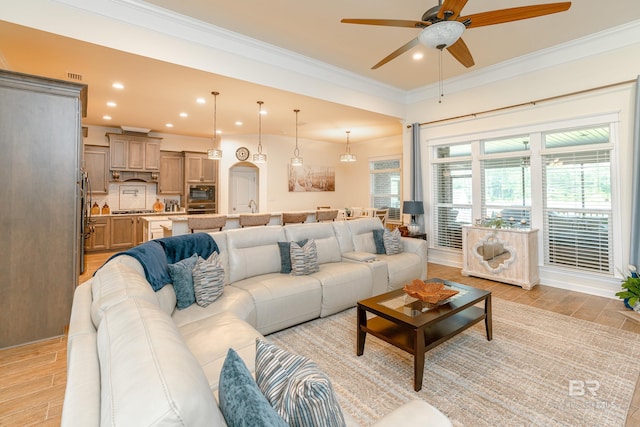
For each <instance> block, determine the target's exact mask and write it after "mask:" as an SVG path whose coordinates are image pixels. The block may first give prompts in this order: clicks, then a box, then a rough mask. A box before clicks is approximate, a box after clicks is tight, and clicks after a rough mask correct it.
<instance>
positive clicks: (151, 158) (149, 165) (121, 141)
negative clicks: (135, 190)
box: [107, 133, 161, 172]
mask: <svg viewBox="0 0 640 427" xmlns="http://www.w3.org/2000/svg"><path fill="white" fill-rule="evenodd" d="M107 136H108V137H109V147H110V169H111V170H113V171H124V172H126V171H133V172H158V171H159V170H160V141H161V138H154V137H150V136H137V135H129V134H126V133H124V134H116V133H108V134H107Z"/></svg>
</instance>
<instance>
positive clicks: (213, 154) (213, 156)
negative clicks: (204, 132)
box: [207, 92, 222, 160]
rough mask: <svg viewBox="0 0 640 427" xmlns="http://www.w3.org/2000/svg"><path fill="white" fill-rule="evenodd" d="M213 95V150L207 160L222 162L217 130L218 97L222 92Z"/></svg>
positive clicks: (211, 149) (208, 151)
mask: <svg viewBox="0 0 640 427" xmlns="http://www.w3.org/2000/svg"><path fill="white" fill-rule="evenodd" d="M211 95H213V148H210V149H208V150H207V158H209V159H211V160H220V159H221V158H222V150H220V149H219V148H218V147H217V145H218V129H217V128H216V118H217V115H218V111H217V110H218V95H220V92H211Z"/></svg>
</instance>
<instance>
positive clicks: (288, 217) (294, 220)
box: [282, 212, 307, 225]
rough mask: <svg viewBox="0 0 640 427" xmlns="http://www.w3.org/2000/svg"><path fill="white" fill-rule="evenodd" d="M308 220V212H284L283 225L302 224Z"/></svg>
mask: <svg viewBox="0 0 640 427" xmlns="http://www.w3.org/2000/svg"><path fill="white" fill-rule="evenodd" d="M306 220H307V213H306V212H283V213H282V225H287V224H302V223H304V222H305V221H306Z"/></svg>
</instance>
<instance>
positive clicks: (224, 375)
mask: <svg viewBox="0 0 640 427" xmlns="http://www.w3.org/2000/svg"><path fill="white" fill-rule="evenodd" d="M218 398H219V400H220V410H221V411H222V414H223V415H224V418H225V420H226V421H227V424H228V425H229V426H233V427H236V426H237V427H278V426H281V427H287V423H285V422H284V420H283V419H282V418H281V417H280V416H279V415H278V413H277V412H276V411H275V410H274V409H273V408H272V407H271V405H270V404H269V402H268V401H267V399H266V398H265V397H264V396H263V394H262V393H261V392H260V389H259V388H258V386H257V385H256V382H255V381H254V380H253V377H252V376H251V373H250V372H249V370H248V369H247V367H246V366H245V364H244V362H243V361H242V359H241V358H240V357H239V356H238V354H237V353H236V352H235V351H234V350H233V349H232V348H230V349H229V351H228V352H227V357H226V359H225V361H224V365H223V366H222V372H221V373H220V388H219V389H218Z"/></svg>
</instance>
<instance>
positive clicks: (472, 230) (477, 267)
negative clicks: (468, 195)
mask: <svg viewBox="0 0 640 427" xmlns="http://www.w3.org/2000/svg"><path fill="white" fill-rule="evenodd" d="M462 275H463V276H477V277H482V278H485V279H491V280H495V281H497V282H504V283H510V284H513V285H518V286H521V287H522V288H523V289H527V290H530V289H532V288H533V287H534V286H535V285H536V284H537V283H538V282H539V280H540V279H539V275H538V230H536V229H530V228H526V229H510V228H489V227H480V226H470V225H465V226H463V227H462Z"/></svg>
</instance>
